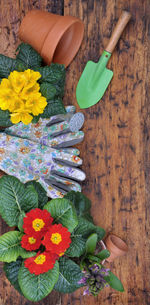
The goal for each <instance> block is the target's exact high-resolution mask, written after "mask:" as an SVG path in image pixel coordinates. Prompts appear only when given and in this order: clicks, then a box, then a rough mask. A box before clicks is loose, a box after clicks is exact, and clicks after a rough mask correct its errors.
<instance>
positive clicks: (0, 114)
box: [0, 109, 13, 127]
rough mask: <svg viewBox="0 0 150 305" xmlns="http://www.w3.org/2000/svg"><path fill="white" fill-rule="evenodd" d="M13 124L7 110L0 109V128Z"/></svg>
mask: <svg viewBox="0 0 150 305" xmlns="http://www.w3.org/2000/svg"><path fill="white" fill-rule="evenodd" d="M12 125H13V124H12V123H11V121H10V112H9V111H8V110H1V109H0V126H2V127H10V126H12Z"/></svg>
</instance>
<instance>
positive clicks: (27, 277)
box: [18, 261, 59, 302]
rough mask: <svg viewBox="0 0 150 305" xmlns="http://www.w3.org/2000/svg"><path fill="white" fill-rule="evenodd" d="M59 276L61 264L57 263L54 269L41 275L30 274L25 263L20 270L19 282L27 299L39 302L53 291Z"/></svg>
mask: <svg viewBox="0 0 150 305" xmlns="http://www.w3.org/2000/svg"><path fill="white" fill-rule="evenodd" d="M58 276H59V264H58V262H57V261H56V263H55V265H54V268H53V269H51V270H49V271H48V272H45V273H42V274H39V275H35V274H32V273H30V272H29V270H28V269H27V268H25V267H24V263H23V264H22V267H21V268H20V270H19V274H18V281H19V285H20V288H21V290H22V292H23V295H24V296H25V298H27V299H28V300H30V301H33V302H38V301H40V300H42V299H43V298H45V297H46V296H47V295H48V294H49V293H50V292H51V291H52V289H53V287H54V285H55V283H56V282H57V280H58Z"/></svg>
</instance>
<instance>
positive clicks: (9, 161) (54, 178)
mask: <svg viewBox="0 0 150 305" xmlns="http://www.w3.org/2000/svg"><path fill="white" fill-rule="evenodd" d="M0 147H1V149H0V153H1V159H0V169H1V170H3V171H5V172H6V173H8V174H13V175H14V176H16V177H18V178H19V179H20V180H21V181H22V182H26V181H28V180H32V179H35V180H38V181H39V182H40V183H41V184H42V185H43V187H44V188H45V189H46V190H47V193H48V196H49V197H51V198H56V197H61V196H63V194H64V193H66V192H67V191H70V190H76V191H77V190H78V191H81V188H80V185H79V184H78V183H77V182H75V181H74V179H75V180H76V181H83V180H84V179H85V174H84V172H82V171H81V170H79V169H77V168H76V167H77V166H80V165H81V164H82V160H81V159H80V158H79V157H78V154H79V151H78V150H76V149H72V148H71V149H70V148H69V149H67V148H66V149H63V150H57V149H54V148H50V147H48V146H46V145H41V144H39V143H35V142H33V141H30V140H27V139H23V138H19V137H16V136H10V135H7V134H6V133H4V132H1V133H0ZM72 152H75V153H76V154H74V155H73V154H72Z"/></svg>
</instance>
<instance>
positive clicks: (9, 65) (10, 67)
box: [0, 54, 17, 78]
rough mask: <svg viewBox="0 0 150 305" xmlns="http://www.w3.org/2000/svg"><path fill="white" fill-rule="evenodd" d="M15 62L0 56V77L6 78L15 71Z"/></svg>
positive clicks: (12, 59)
mask: <svg viewBox="0 0 150 305" xmlns="http://www.w3.org/2000/svg"><path fill="white" fill-rule="evenodd" d="M16 65H17V60H16V59H14V58H10V57H8V56H4V55H2V54H0V77H1V78H4V77H5V78H7V77H8V76H9V74H10V73H11V72H12V71H14V70H16Z"/></svg>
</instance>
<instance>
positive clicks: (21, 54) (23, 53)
mask: <svg viewBox="0 0 150 305" xmlns="http://www.w3.org/2000/svg"><path fill="white" fill-rule="evenodd" d="M17 51H18V54H17V56H16V59H17V60H19V61H21V62H22V63H23V64H24V65H25V66H26V67H27V69H34V68H35V67H38V66H41V63H42V57H41V56H40V54H38V53H37V52H36V51H35V50H34V49H33V48H32V47H31V46H30V45H29V44H27V43H21V44H20V45H19V46H18V48H17Z"/></svg>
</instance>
